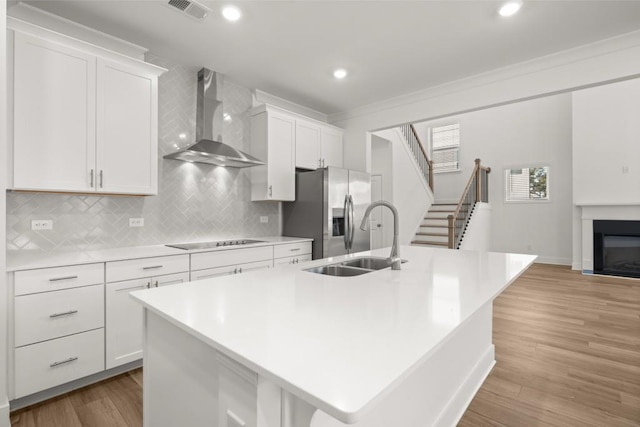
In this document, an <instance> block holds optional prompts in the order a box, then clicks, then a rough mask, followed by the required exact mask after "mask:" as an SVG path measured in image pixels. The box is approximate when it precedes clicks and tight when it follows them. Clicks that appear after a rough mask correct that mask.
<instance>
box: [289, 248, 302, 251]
mask: <svg viewBox="0 0 640 427" xmlns="http://www.w3.org/2000/svg"><path fill="white" fill-rule="evenodd" d="M289 250H290V251H291V252H295V251H299V250H300V248H293V249H289Z"/></svg>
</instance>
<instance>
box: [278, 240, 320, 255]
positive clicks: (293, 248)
mask: <svg viewBox="0 0 640 427" xmlns="http://www.w3.org/2000/svg"><path fill="white" fill-rule="evenodd" d="M310 253H311V242H300V243H287V244H286V245H275V246H274V247H273V257H274V258H284V257H289V256H294V255H304V254H310Z"/></svg>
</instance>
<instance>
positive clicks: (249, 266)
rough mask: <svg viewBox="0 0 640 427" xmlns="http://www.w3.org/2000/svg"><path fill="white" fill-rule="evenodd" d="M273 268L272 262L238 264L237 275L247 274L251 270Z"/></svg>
mask: <svg viewBox="0 0 640 427" xmlns="http://www.w3.org/2000/svg"><path fill="white" fill-rule="evenodd" d="M272 267H273V261H271V260H269V261H258V262H247V263H245V264H238V266H237V268H238V270H237V272H238V273H247V272H249V271H253V270H264V269H267V268H272Z"/></svg>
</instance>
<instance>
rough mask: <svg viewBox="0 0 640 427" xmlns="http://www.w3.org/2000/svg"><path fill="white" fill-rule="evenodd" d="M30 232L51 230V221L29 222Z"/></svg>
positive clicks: (38, 220)
mask: <svg viewBox="0 0 640 427" xmlns="http://www.w3.org/2000/svg"><path fill="white" fill-rule="evenodd" d="M31 229H32V230H52V229H53V220H50V219H33V220H31Z"/></svg>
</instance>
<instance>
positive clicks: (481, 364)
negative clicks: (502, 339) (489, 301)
mask: <svg viewBox="0 0 640 427" xmlns="http://www.w3.org/2000/svg"><path fill="white" fill-rule="evenodd" d="M495 364H496V358H495V346H494V345H493V344H491V346H490V347H489V348H487V351H485V353H484V354H483V355H482V357H481V358H480V360H479V361H478V363H477V364H476V366H475V367H474V368H473V370H472V371H471V372H470V373H469V376H468V377H467V379H466V380H465V381H464V382H463V384H462V386H460V388H458V390H457V391H456V393H455V395H454V396H453V397H452V398H451V400H449V402H448V403H447V405H446V406H445V408H444V409H443V410H442V412H441V413H440V415H439V416H438V419H437V421H436V422H435V423H434V424H433V425H434V426H451V427H454V426H456V425H457V424H458V422H459V421H460V419H461V418H462V416H463V415H464V413H465V411H466V410H467V408H468V407H469V405H470V404H471V401H472V400H473V398H474V397H475V395H476V393H477V392H478V390H480V387H482V384H483V383H484V381H485V380H486V379H487V377H488V376H489V373H491V370H492V369H493V366H494V365H495Z"/></svg>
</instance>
